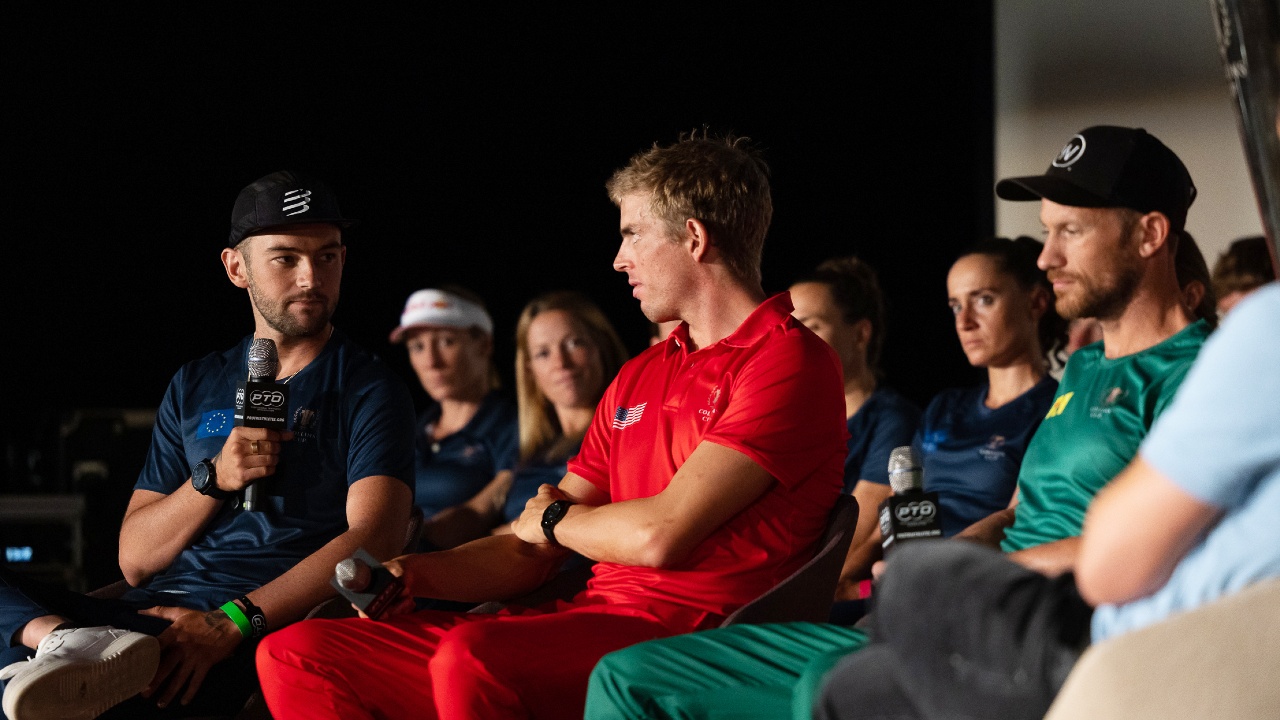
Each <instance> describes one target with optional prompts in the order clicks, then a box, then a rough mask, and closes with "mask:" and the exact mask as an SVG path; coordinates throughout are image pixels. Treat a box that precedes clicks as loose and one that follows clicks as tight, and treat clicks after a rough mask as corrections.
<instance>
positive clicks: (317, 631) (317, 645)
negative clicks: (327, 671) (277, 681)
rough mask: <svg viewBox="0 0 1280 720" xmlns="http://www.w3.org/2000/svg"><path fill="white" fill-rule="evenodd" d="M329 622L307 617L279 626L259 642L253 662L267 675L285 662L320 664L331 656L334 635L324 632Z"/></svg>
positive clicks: (292, 664) (296, 665)
mask: <svg viewBox="0 0 1280 720" xmlns="http://www.w3.org/2000/svg"><path fill="white" fill-rule="evenodd" d="M329 622H330V621H326V620H307V621H304V622H300V623H294V624H293V625H290V626H288V627H285V628H281V629H279V630H277V631H275V632H273V633H271V634H269V635H267V636H266V637H264V638H262V641H261V642H259V643H258V649H257V653H256V661H257V666H258V671H259V673H260V674H262V675H266V674H268V673H269V672H270V671H271V669H272V668H275V667H278V666H281V665H284V666H289V667H301V665H302V663H303V662H304V660H303V659H304V658H305V659H306V660H305V664H307V665H310V666H323V665H325V664H326V663H325V662H324V661H323V660H322V658H327V657H328V656H330V655H331V653H332V649H331V648H330V645H331V644H332V643H333V640H334V639H335V638H334V635H333V634H332V633H329V632H326V631H325V626H326V625H327V624H329Z"/></svg>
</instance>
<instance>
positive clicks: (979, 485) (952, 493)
mask: <svg viewBox="0 0 1280 720" xmlns="http://www.w3.org/2000/svg"><path fill="white" fill-rule="evenodd" d="M1057 390H1058V381H1057V380H1054V379H1053V378H1051V377H1049V376H1047V375H1046V376H1045V377H1044V378H1043V379H1042V380H1041V381H1040V382H1038V383H1036V384H1035V385H1033V386H1032V387H1031V389H1030V390H1027V391H1026V392H1024V393H1023V394H1021V395H1019V396H1018V397H1017V398H1014V399H1013V400H1011V401H1009V402H1007V403H1005V404H1004V405H1002V406H1000V407H998V408H996V409H994V410H992V409H991V408H989V407H987V406H986V405H985V404H984V403H985V402H986V399H987V386H986V385H981V386H979V387H974V388H953V389H951V390H944V391H942V392H941V393H939V394H938V396H937V397H935V398H934V399H933V402H931V403H929V407H927V408H925V411H924V418H923V419H922V420H921V421H920V430H919V432H917V433H916V438H915V442H914V443H913V444H914V445H915V448H916V452H918V453H919V454H920V458H921V461H922V464H923V468H924V489H925V490H927V491H936V492H937V493H938V502H939V504H940V505H941V506H942V534H943V535H944V536H947V537H950V536H951V535H954V534H956V533H958V532H960V531H961V530H963V529H965V528H966V527H968V526H970V525H972V524H973V523H975V522H977V521H979V520H981V519H982V518H985V517H986V516H988V515H990V514H991V513H993V512H997V511H999V510H1003V509H1005V508H1006V507H1008V505H1009V499H1010V498H1012V497H1013V490H1014V488H1016V487H1017V485H1018V468H1020V467H1021V466H1022V456H1023V454H1024V453H1025V452H1026V450H1027V443H1029V442H1031V436H1032V435H1034V434H1035V432H1036V428H1037V427H1039V426H1040V421H1041V420H1043V419H1044V416H1045V413H1047V412H1048V411H1049V405H1050V404H1052V403H1053V395H1054V393H1056V392H1057Z"/></svg>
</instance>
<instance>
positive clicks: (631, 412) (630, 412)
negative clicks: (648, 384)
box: [613, 403, 649, 430]
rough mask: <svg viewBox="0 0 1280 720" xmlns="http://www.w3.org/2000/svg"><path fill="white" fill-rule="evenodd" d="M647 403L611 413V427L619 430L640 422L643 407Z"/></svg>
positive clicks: (621, 408)
mask: <svg viewBox="0 0 1280 720" xmlns="http://www.w3.org/2000/svg"><path fill="white" fill-rule="evenodd" d="M648 404H649V403H640V404H639V405H636V406H635V407H629V408H624V407H620V408H618V409H617V410H615V411H614V412H613V427H614V429H616V430H621V429H622V428H624V427H626V426H628V425H635V424H636V423H638V422H640V416H641V415H643V414H644V406H645V405H648Z"/></svg>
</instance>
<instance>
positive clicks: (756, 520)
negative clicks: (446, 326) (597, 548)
mask: <svg viewBox="0 0 1280 720" xmlns="http://www.w3.org/2000/svg"><path fill="white" fill-rule="evenodd" d="M791 309H792V307H791V296H790V294H789V293H781V294H779V295H776V296H774V297H772V298H770V299H769V300H766V301H765V302H763V303H761V304H760V306H759V307H757V308H756V309H755V311H754V312H752V313H751V315H750V316H749V317H747V319H746V320H744V321H743V323H742V325H740V326H738V329H737V330H735V331H734V332H733V334H731V335H729V336H728V337H726V338H724V339H723V340H721V341H719V342H717V343H715V344H713V345H711V346H709V347H705V348H702V349H700V350H698V351H697V352H689V350H688V348H689V334H688V326H687V325H684V324H681V325H680V327H678V328H677V329H676V331H675V332H674V333H673V334H672V336H671V337H670V338H668V339H667V341H666V342H663V343H658V344H657V345H654V346H653V347H651V348H649V349H648V350H646V351H645V352H643V353H641V354H640V355H639V356H638V357H636V358H634V359H633V360H631V361H630V362H628V363H627V364H626V365H624V366H623V367H622V370H621V371H620V372H619V373H618V377H617V378H616V379H615V380H614V381H613V383H612V384H611V385H610V386H609V389H608V390H607V391H605V394H604V397H603V398H602V399H601V401H600V405H599V406H598V407H597V408H596V414H595V417H594V419H593V420H592V424H591V427H590V429H589V430H588V431H587V435H586V438H585V440H584V441H583V443H582V450H581V452H580V453H579V454H578V456H577V457H576V458H574V459H573V460H571V461H570V462H569V471H570V472H573V473H576V474H578V475H580V476H582V477H583V478H585V479H587V480H588V481H590V482H591V483H593V484H594V485H595V486H596V487H598V488H600V489H601V490H602V491H604V492H606V493H608V494H609V497H610V500H611V501H613V502H618V501H622V500H631V499H633V498H642V497H650V496H653V495H656V494H658V493H659V492H661V491H662V490H663V489H665V488H666V487H667V484H668V483H670V482H671V478H672V476H673V475H675V473H676V470H678V469H679V468H680V466H681V465H683V464H684V461H685V459H687V458H688V457H689V455H690V454H691V453H693V449H694V448H695V447H697V446H698V444H699V443H701V442H713V443H716V444H717V445H723V446H724V447H728V448H733V449H734V450H737V451H739V452H741V453H743V454H745V455H746V456H747V457H749V458H751V459H752V460H753V461H755V462H756V463H757V464H759V465H760V466H761V467H763V468H764V469H765V470H767V471H768V472H769V474H770V475H772V476H773V477H774V478H775V479H776V482H775V483H774V484H773V485H772V486H771V487H770V488H769V490H768V491H766V492H765V494H764V495H763V496H761V497H760V498H759V499H757V500H756V501H755V502H753V503H752V504H751V505H749V506H748V507H747V508H746V509H744V510H743V511H742V512H740V513H738V514H737V515H735V516H734V517H733V518H731V519H730V520H729V521H728V522H726V523H725V524H724V525H722V526H721V527H720V528H719V529H718V530H716V531H715V532H714V533H712V534H711V535H710V536H708V537H707V539H706V540H704V541H703V542H702V544H701V545H699V546H698V547H697V548H696V549H695V550H694V551H693V554H692V555H691V556H690V557H689V558H688V559H687V560H686V561H684V562H683V563H682V564H681V565H680V566H678V567H674V568H667V569H657V568H642V567H634V566H629V565H620V564H617V563H610V562H601V563H597V564H596V566H595V577H594V578H593V579H592V581H591V583H590V584H589V585H588V589H587V593H586V594H587V596H592V597H593V598H594V599H596V600H603V601H606V602H609V603H616V604H625V605H637V604H638V605H643V604H644V603H645V601H646V600H660V601H665V602H669V603H674V604H676V605H680V606H684V607H687V608H689V609H691V610H694V611H698V612H701V613H708V614H711V615H716V616H723V615H727V614H728V613H730V612H732V611H733V610H735V609H736V608H737V607H739V606H740V605H743V604H744V603H746V602H748V601H750V600H751V599H753V598H755V597H757V596H758V595H760V594H761V593H763V592H764V591H766V590H768V589H769V588H771V587H773V586H774V585H775V584H777V583H778V581H780V580H782V579H783V578H785V577H786V576H788V575H789V574H791V573H792V572H794V571H795V570H796V569H797V568H799V567H800V565H802V564H803V563H804V562H806V561H807V560H808V559H809V558H811V557H812V555H813V551H814V547H815V543H816V542H817V540H818V539H819V538H820V537H821V536H822V532H823V529H824V527H825V524H826V519H827V515H828V513H829V512H830V510H831V507H832V505H833V504H834V503H835V500H836V496H837V495H838V494H839V493H840V489H841V486H842V482H843V472H844V455H845V451H846V448H845V442H846V438H847V432H846V430H845V417H844V384H843V380H842V376H841V371H840V363H839V360H838V359H837V358H836V355H835V353H834V352H833V351H832V350H831V348H830V347H828V346H827V344H826V343H825V342H823V341H822V339H820V338H819V337H818V336H817V335H814V334H813V333H812V332H810V331H809V330H808V329H806V328H805V327H804V326H803V325H801V324H800V323H799V322H797V321H796V320H795V319H794V318H793V317H792V316H791Z"/></svg>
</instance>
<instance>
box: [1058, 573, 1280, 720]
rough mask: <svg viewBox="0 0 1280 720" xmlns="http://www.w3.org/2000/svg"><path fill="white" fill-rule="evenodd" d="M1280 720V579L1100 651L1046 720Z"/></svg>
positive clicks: (1079, 669)
mask: <svg viewBox="0 0 1280 720" xmlns="http://www.w3.org/2000/svg"><path fill="white" fill-rule="evenodd" d="M1086 718H1088V720H1111V719H1112V718H1114V719H1115V720H1120V719H1121V718H1123V719H1124V720H1145V719H1147V718H1151V719H1152V720H1155V719H1156V718H1159V719H1160V720H1166V719H1167V718H1236V719H1240V720H1248V719H1251V718H1267V719H1268V720H1276V719H1277V718H1280V580H1270V581H1267V582H1265V583H1260V584H1258V585H1255V586H1253V587H1251V588H1248V589H1247V590H1245V591H1243V592H1241V593H1238V594H1236V595H1234V596H1232V597H1229V598H1225V599H1222V600H1219V601H1217V602H1215V603H1211V604H1209V605H1206V606H1204V607H1202V608H1200V609H1198V610H1194V611H1192V612H1188V613H1183V614H1181V615H1178V616H1175V617H1173V618H1170V619H1168V620H1166V621H1164V622H1161V623H1158V624H1156V625H1153V626H1151V627H1147V628H1143V629H1142V630H1138V631H1136V632H1132V633H1128V634H1126V635H1122V636H1120V637H1117V638H1113V639H1111V640H1109V641H1107V642H1104V643H1100V644H1098V645H1094V646H1093V647H1091V648H1089V650H1088V651H1087V652H1085V654H1084V655H1083V656H1082V657H1081V658H1080V662H1079V663H1077V664H1076V667H1075V669H1073V670H1072V671H1071V675H1070V676H1069V677H1068V678H1067V682H1066V684H1065V685H1063V687H1062V692H1060V693H1058V698H1057V700H1056V701H1054V703H1053V706H1052V707H1051V708H1049V714H1048V715H1046V716H1045V720H1084V719H1086Z"/></svg>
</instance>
